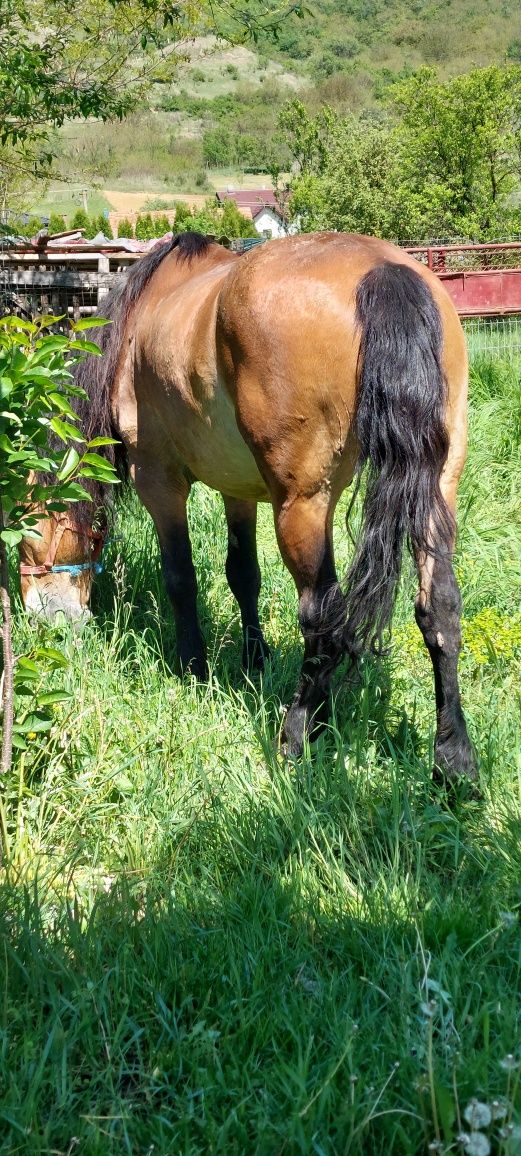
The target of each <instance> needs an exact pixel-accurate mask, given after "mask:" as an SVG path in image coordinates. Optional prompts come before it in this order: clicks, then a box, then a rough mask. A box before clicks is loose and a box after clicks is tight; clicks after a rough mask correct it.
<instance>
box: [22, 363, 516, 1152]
mask: <svg viewBox="0 0 521 1156" xmlns="http://www.w3.org/2000/svg"><path fill="white" fill-rule="evenodd" d="M471 409H472V420H471V452H470V459H469V464H468V468H467V470H466V473H465V477H464V483H463V485H462V489H461V501H460V540H459V548H458V555H457V568H458V575H459V579H460V582H461V587H462V593H463V599H464V608H465V611H464V612H465V623H464V640H465V644H464V652H463V656H462V663H461V681H462V692H463V698H464V704H465V709H466V711H467V715H468V719H469V723H470V728H471V733H472V736H473V739H474V741H475V743H476V746H477V747H478V749H479V752H480V759H481V785H482V790H483V800H482V801H479V802H478V801H470V800H466V801H465V800H464V799H463V800H460V801H459V802H456V803H455V804H454V805H453V807H452V808H451V807H450V806H449V805H448V803H447V799H446V798H445V796H444V794H443V792H441V791H440V790H438V789H435V788H434V787H433V786H432V784H431V780H430V759H431V748H432V741H433V723H434V710H433V692H432V685H431V673H430V669H429V665H428V661H427V658H426V656H425V655H424V653H423V649H422V643H421V638H420V635H419V633H418V631H417V629H416V627H415V625H414V622H413V618H412V598H413V593H414V583H413V576H412V568H411V564H410V562H407V564H406V565H405V567H404V580H403V584H402V589H401V591H400V595H399V600H398V606H397V611H396V616H395V627H394V633H393V641H392V647H391V651H390V654H389V656H388V657H387V658H385V659H384V660H382V661H381V662H380V663H379V664H377V663H376V662H373V661H366V662H364V663H363V664H362V666H361V669H360V672H359V677H358V679H357V680H356V682H355V683H351V684H347V683H346V682H345V681H343V680H342V677H341V675H340V676H339V677H338V679H337V682H336V695H335V704H334V705H335V714H334V724H333V725H332V726H331V728H330V730H329V732H328V733H327V734H326V735H325V736H324V737H323V738H321V739H320V741H319V742H318V743H317V744H316V746H315V747H314V749H313V750H312V751H311V752H308V753H307V755H306V756H305V757H304V758H303V759H302V760H300V761H299V762H295V763H293V762H287V761H284V759H283V758H282V757H281V756H280V754H279V753H278V752H277V747H276V743H275V741H274V740H275V736H276V733H277V729H278V727H279V726H280V722H281V716H282V706H281V704H282V703H287V702H288V700H289V698H290V696H291V694H292V691H293V688H294V685H295V680H296V675H297V669H298V666H299V660H300V638H299V635H298V631H297V624H296V599H295V593H294V590H293V587H292V583H291V581H290V579H289V577H288V575H287V574H286V573H285V571H284V569H283V566H282V564H281V561H280V558H279V556H278V553H277V550H276V546H275V543H274V533H273V528H272V525H271V512H270V510H269V509H266V510H263V512H262V517H261V526H260V535H259V536H260V552H261V558H262V568H263V575H264V585H263V591H262V596H261V599H262V618H263V621H264V623H265V624H266V633H267V636H268V639H269V641H270V643H271V644H272V646H273V649H274V661H273V665H272V667H271V669H270V670H269V671H268V673H267V674H266V676H265V679H264V684H263V685H262V686H259V685H258V684H253V683H251V684H249V683H247V682H245V680H244V678H243V677H242V675H241V672H240V669H239V650H240V647H239V626H238V615H237V610H236V607H235V604H234V602H233V599H232V597H231V595H230V593H229V591H228V589H227V586H226V582H225V577H224V570H223V561H224V550H225V533H224V525H223V522H224V519H223V516H222V512H221V509H220V505H219V500H218V499H217V497H216V496H215V495H213V494H211V493H209V492H208V491H205V490H203V489H201V490H200V491H199V492H198V493H197V494H195V495H194V501H193V504H192V511H191V517H192V527H193V540H194V549H195V554H196V563H197V567H198V573H199V579H200V596H201V611H202V616H203V620H204V625H205V630H206V635H207V638H208V643H209V651H210V655H211V663H212V678H211V681H210V683H209V684H208V685H207V686H196V685H195V684H193V683H190V682H188V683H181V682H180V681H179V680H178V679H177V678H176V677H175V676H174V675H173V674H172V673H171V663H172V661H173V659H174V655H175V642H174V632H173V628H172V624H171V619H170V615H169V612H168V607H167V605H166V599H165V594H164V591H163V586H162V582H161V578H160V574H159V565H158V555H157V548H156V543H155V538H154V533H153V530H152V527H151V524H150V522H149V521H148V520H147V518H146V516H145V515H144V513H143V512H142V511H141V510H140V509H139V508H138V506H137V504H136V502H135V501H133V500H129V499H126V500H125V501H124V503H123V505H122V506H121V508H120V512H119V518H118V523H117V526H116V528H115V532H114V538H113V541H112V543H111V545H110V548H109V550H108V556H107V568H106V572H105V574H104V575H103V576H102V577H101V578H100V580H99V585H98V587H97V590H96V596H95V619H94V620H93V621H92V622H91V623H90V624H88V626H87V627H86V628H85V629H84V631H83V633H82V634H81V635H77V634H74V633H72V632H68V631H67V630H66V629H64V630H63V631H62V632H61V633H60V632H58V637H59V639H60V644H61V645H62V646H63V647H64V648H65V650H66V652H67V654H68V656H69V658H70V667H69V669H68V671H67V672H65V675H64V676H62V681H63V678H64V679H65V681H66V683H67V685H68V687H69V689H70V690H71V692H72V696H73V697H72V699H71V701H70V704H66V705H65V706H63V705H59V706H57V708H56V723H55V726H54V728H53V730H52V731H51V733H50V735H49V736H48V739H47V740H43V741H42V740H40V741H39V740H38V739H36V738H35V739H34V742H33V744H32V745H31V748H30V750H29V751H28V752H27V753H26V754H25V755H23V756H22V757H21V758H20V760H19V761H18V763H17V766H16V770H15V772H14V773H13V776H12V779H11V781H9V782H7V783H6V784H5V792H4V812H3V819H4V822H5V824H6V826H7V829H8V835H9V845H10V861H9V864H8V868H7V869H5V870H4V871H3V874H2V876H1V885H0V1121H1V1124H0V1152H5V1153H10V1154H11V1153H20V1154H23V1156H28V1154H38V1156H44V1154H45V1156H47V1154H51V1153H52V1154H56V1156H58V1154H61V1156H72V1154H76V1153H81V1156H112V1154H114V1156H116V1154H117V1156H120V1154H124V1153H129V1154H132V1156H152V1153H153V1154H154V1156H167V1154H169V1156H170V1154H174V1153H175V1154H177V1153H186V1154H189V1156H196V1154H201V1156H202V1154H205V1156H206V1154H208V1153H226V1154H230V1153H236V1154H241V1156H242V1154H245V1156H246V1154H247V1156H253V1154H259V1156H279V1154H280V1156H282V1154H284V1156H291V1154H297V1153H298V1154H300V1153H306V1154H307V1153H312V1154H316V1156H339V1154H341V1156H342V1154H346V1156H347V1154H354V1156H362V1154H363V1156H367V1154H370V1156H384V1154H385V1156H387V1154H389V1153H396V1154H399V1156H409V1154H410V1156H412V1154H416V1153H418V1154H419V1153H424V1152H427V1151H429V1152H448V1151H451V1152H463V1151H467V1152H469V1153H471V1152H474V1153H478V1154H479V1153H485V1152H487V1151H489V1149H488V1147H487V1144H486V1137H488V1138H489V1140H490V1145H491V1150H492V1152H493V1153H497V1154H501V1156H513V1154H515V1153H519V1152H520V1151H521V1138H520V1137H521V1128H520V1122H521V1121H520V1116H519V1115H517V1114H516V1111H519V1108H520V1107H521V1105H520V1103H519V1101H520V1088H519V1079H520V1074H521V1067H520V1064H521V1051H520V1045H519V991H520V970H521V938H520V934H519V911H520V907H521V892H520V872H519V862H520V846H521V838H520V837H521V824H520V813H521V728H520V718H519V715H520V694H519V687H520V684H521V615H520V608H521V601H520V593H521V548H520V528H521V508H520V507H521V503H520V493H521V370H520V368H519V366H518V367H517V368H516V369H512V368H505V367H502V366H501V365H500V364H496V365H493V364H491V363H489V362H481V363H480V364H479V365H478V364H475V366H474V372H473V380H472V406H471ZM344 509H345V502H344V503H343V507H342V510H340V511H339V515H338V517H337V524H336V539H337V545H338V556H339V564H340V566H341V567H343V566H345V564H346V561H347V557H348V554H349V547H348V543H347V537H346V534H345V529H344V526H343V516H342V515H343V511H344ZM41 637H45V638H47V639H50V640H51V641H52V640H55V639H56V637H57V633H56V632H54V633H50V634H49V632H48V631H45V630H44V628H43V627H41V628H40V638H41ZM34 642H35V638H34V634H33V633H32V632H31V630H30V627H29V625H28V624H27V622H26V621H25V620H24V619H23V617H22V616H21V615H19V617H18V621H17V643H18V646H19V647H23V646H26V647H29V646H31V645H34ZM474 1097H475V1098H477V1099H478V1101H480V1102H482V1103H484V1104H485V1105H488V1106H489V1108H490V1111H489V1112H488V1116H490V1112H492V1115H493V1119H492V1121H491V1122H490V1123H489V1124H485V1126H484V1127H483V1128H482V1129H481V1132H482V1139H481V1141H479V1139H478V1140H476V1138H475V1136H474V1137H472V1139H470V1140H467V1147H466V1148H465V1147H464V1145H463V1142H461V1143H460V1142H458V1140H457V1137H458V1136H460V1135H461V1134H462V1133H463V1134H464V1135H466V1136H467V1137H469V1136H470V1134H471V1132H472V1127H471V1123H469V1122H468V1115H469V1112H468V1111H467V1118H466V1117H465V1112H466V1110H467V1108H468V1105H469V1102H470V1101H471V1099H472V1098H474ZM516 1105H517V1108H516ZM480 1112H481V1117H480V1115H479V1113H480ZM488 1116H487V1110H486V1109H485V1108H481V1109H479V1110H477V1109H476V1116H475V1122H476V1123H479V1122H482V1123H483V1122H486V1120H487V1118H488ZM480 1144H481V1146H480ZM469 1145H470V1146H469Z"/></svg>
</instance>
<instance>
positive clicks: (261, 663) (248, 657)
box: [242, 635, 272, 674]
mask: <svg viewBox="0 0 521 1156" xmlns="http://www.w3.org/2000/svg"><path fill="white" fill-rule="evenodd" d="M271 658H272V650H271V647H270V646H268V643H267V642H266V641H265V639H264V638H263V637H262V635H260V636H259V637H258V638H249V639H248V642H247V643H245V645H244V646H243V649H242V669H243V670H244V672H245V674H253V673H254V672H255V671H257V672H258V673H259V674H262V671H263V670H264V668H265V666H266V663H267V662H270V660H271Z"/></svg>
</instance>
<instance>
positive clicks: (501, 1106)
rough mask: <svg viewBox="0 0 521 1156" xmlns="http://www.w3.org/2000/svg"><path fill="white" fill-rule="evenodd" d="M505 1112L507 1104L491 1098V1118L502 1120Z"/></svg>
mask: <svg viewBox="0 0 521 1156" xmlns="http://www.w3.org/2000/svg"><path fill="white" fill-rule="evenodd" d="M506 1114H507V1105H506V1104H505V1102H504V1101H503V1100H492V1119H493V1120H504V1119H505V1116H506Z"/></svg>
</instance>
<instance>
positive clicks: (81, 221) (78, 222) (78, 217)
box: [71, 209, 90, 234]
mask: <svg viewBox="0 0 521 1156" xmlns="http://www.w3.org/2000/svg"><path fill="white" fill-rule="evenodd" d="M89 225H90V219H89V215H88V213H86V212H85V209H76V212H75V214H74V216H73V218H72V220H71V229H84V230H85V233H86V234H87V229H88V228H89Z"/></svg>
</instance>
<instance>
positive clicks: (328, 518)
mask: <svg viewBox="0 0 521 1156" xmlns="http://www.w3.org/2000/svg"><path fill="white" fill-rule="evenodd" d="M332 516H333V510H332V508H330V507H329V505H328V502H327V499H326V498H325V497H324V495H323V494H315V495H313V496H312V497H310V498H297V499H295V500H293V501H291V502H285V503H284V504H283V505H282V506H281V507H280V508H279V509H278V511H276V515H275V519H276V530H277V538H278V543H279V547H280V552H281V554H282V557H283V559H284V562H285V563H286V566H287V567H288V570H289V571H290V573H291V574H292V576H293V578H294V581H295V584H296V587H297V591H298V595H299V623H300V628H301V631H302V634H303V636H304V661H303V664H302V670H301V674H300V679H299V684H298V687H297V692H296V694H295V697H294V699H293V702H292V704H291V706H290V708H289V711H288V713H287V715H286V720H285V724H284V735H283V738H284V740H285V742H286V745H287V748H288V750H289V753H290V754H296V755H298V754H300V753H301V751H302V746H303V742H304V736H305V734H306V733H307V732H311V734H313V731H314V730H317V729H318V728H319V727H320V725H321V724H323V723H324V722H326V721H327V718H328V698H329V687H330V682H331V675H332V673H333V671H334V669H335V667H336V666H337V665H338V663H339V661H340V659H341V658H342V655H343V653H344V649H345V647H344V634H345V630H344V628H345V609H344V596H343V594H342V592H341V590H340V587H339V585H338V581H337V576H336V571H335V563H334V557H333V543H332V526H331V523H332Z"/></svg>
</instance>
